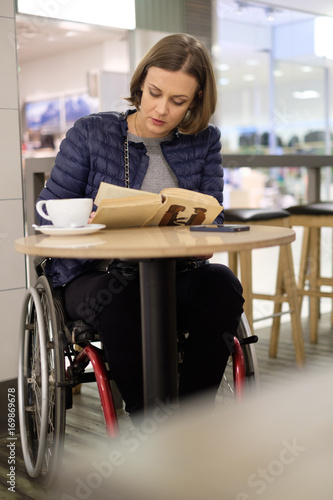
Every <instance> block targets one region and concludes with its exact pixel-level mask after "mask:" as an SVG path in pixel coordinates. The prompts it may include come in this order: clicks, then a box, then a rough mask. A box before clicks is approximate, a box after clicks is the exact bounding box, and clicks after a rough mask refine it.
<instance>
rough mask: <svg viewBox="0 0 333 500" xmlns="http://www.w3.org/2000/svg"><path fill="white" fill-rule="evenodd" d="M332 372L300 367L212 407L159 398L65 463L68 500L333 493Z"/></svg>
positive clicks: (237, 499)
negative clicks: (268, 386)
mask: <svg viewBox="0 0 333 500" xmlns="http://www.w3.org/2000/svg"><path fill="white" fill-rule="evenodd" d="M332 394H333V370H329V371H327V370H325V371H324V372H321V373H315V372H314V371H307V372H306V373H305V372H304V373H302V372H300V374H299V379H298V380H295V377H293V381H292V382H290V383H289V384H285V385H283V386H281V387H277V388H276V389H275V390H274V391H270V392H269V393H268V392H266V391H260V393H258V394H256V395H255V394H252V395H251V396H250V397H249V398H248V399H246V400H244V401H242V402H241V403H238V404H235V405H230V406H226V407H224V408H221V409H219V410H216V411H214V412H212V411H211V410H208V409H207V405H206V404H205V400H204V398H203V399H200V400H196V401H194V402H193V407H189V408H188V409H187V410H186V411H185V410H184V411H179V410H177V409H176V407H175V406H172V405H165V404H163V403H161V402H157V403H156V407H155V408H153V410H152V412H151V414H150V416H146V417H144V416H143V417H142V418H141V419H139V420H138V421H137V422H136V424H135V426H134V427H133V429H131V430H128V431H126V432H125V433H123V434H122V435H121V436H120V437H119V438H117V439H115V440H112V441H107V440H105V442H103V443H102V444H101V443H99V445H96V447H95V448H92V447H91V446H90V447H89V448H87V450H86V451H85V452H83V453H82V459H81V460H78V459H77V458H76V459H75V461H73V463H66V464H65V466H64V467H63V468H62V470H61V473H60V476H59V480H58V481H57V484H56V485H55V487H54V489H53V491H52V492H50V495H51V496H52V498H53V497H54V498H60V499H61V500H73V499H80V500H86V499H96V500H104V499H105V500H106V499H108V500H134V499H135V500H157V499H158V500H170V499H175V500H204V499H207V500H221V499H222V500H223V499H227V500H231V499H234V500H255V499H257V498H259V499H264V500H281V499H288V500H289V499H302V500H313V499H314V498H318V499H320V500H332V499H333V472H332V463H333V398H332Z"/></svg>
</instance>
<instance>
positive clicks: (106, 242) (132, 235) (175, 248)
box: [15, 226, 304, 406]
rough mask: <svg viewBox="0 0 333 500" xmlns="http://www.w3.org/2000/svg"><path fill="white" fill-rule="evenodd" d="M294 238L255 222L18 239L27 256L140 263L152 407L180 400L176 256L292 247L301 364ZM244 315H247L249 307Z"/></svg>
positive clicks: (289, 268) (147, 390) (291, 280)
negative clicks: (242, 227) (246, 227)
mask: <svg viewBox="0 0 333 500" xmlns="http://www.w3.org/2000/svg"><path fill="white" fill-rule="evenodd" d="M294 239H295V233H294V231H293V230H292V229H289V228H284V227H269V226H251V229H250V231H244V232H238V233H219V232H195V231H191V230H190V228H189V227H188V226H186V227H184V226H182V227H144V228H123V229H111V230H101V231H99V232H97V233H94V234H90V235H82V236H65V237H61V236H45V235H40V234H39V235H36V236H28V237H26V238H20V239H18V240H16V241H15V249H16V250H17V251H18V252H21V253H24V254H27V255H38V256H42V257H60V258H77V259H80V258H83V259H87V258H89V259H91V258H93V259H113V258H118V259H130V260H136V261H138V262H139V272H140V286H141V312H142V343H143V362H144V394H145V405H147V406H151V405H153V404H154V403H155V402H156V400H158V399H160V400H164V401H165V400H168V399H176V398H177V365H178V361H177V336H176V307H175V303H176V300H175V261H176V260H177V258H184V257H195V256H200V255H207V254H209V253H215V252H238V253H239V254H240V255H242V254H243V255H248V254H249V251H251V250H253V249H255V248H264V247H271V246H277V245H278V246H281V245H282V246H284V247H285V249H286V250H287V251H286V259H285V262H286V273H288V287H289V288H290V290H289V293H291V294H294V296H295V301H294V314H293V315H292V316H293V319H292V321H296V322H298V327H299V335H298V338H295V337H294V342H295V350H296V358H297V359H298V362H299V364H302V362H303V361H304V345H303V336H302V331H301V327H300V317H299V307H298V300H297V288H296V283H295V278H294V273H293V263H292V256H291V249H290V243H291V242H292V241H294ZM244 272H246V269H244ZM245 292H246V291H245ZM295 292H296V293H295ZM287 293H288V291H287ZM245 300H246V296H245ZM245 313H246V314H247V315H248V312H247V310H246V307H245Z"/></svg>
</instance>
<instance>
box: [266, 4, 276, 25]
mask: <svg viewBox="0 0 333 500" xmlns="http://www.w3.org/2000/svg"><path fill="white" fill-rule="evenodd" d="M265 13H266V18H267V19H268V21H270V22H272V21H274V13H275V10H274V9H273V8H272V7H268V9H266V10H265Z"/></svg>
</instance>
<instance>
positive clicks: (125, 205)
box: [93, 190, 162, 229]
mask: <svg viewBox="0 0 333 500" xmlns="http://www.w3.org/2000/svg"><path fill="white" fill-rule="evenodd" d="M133 191H135V190H133ZM151 194H153V197H150V196H149V197H145V196H136V197H134V196H133V197H131V198H117V199H103V200H101V202H100V204H99V207H98V209H97V212H96V215H95V217H94V219H93V224H105V225H106V227H107V228H108V229H110V228H116V227H139V226H143V225H144V224H145V222H146V221H147V220H148V219H151V218H152V217H153V216H154V214H155V213H156V211H157V210H158V209H159V208H160V207H161V204H162V197H161V195H160V194H154V193H151Z"/></svg>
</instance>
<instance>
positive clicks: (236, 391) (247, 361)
mask: <svg viewBox="0 0 333 500" xmlns="http://www.w3.org/2000/svg"><path fill="white" fill-rule="evenodd" d="M236 339H237V341H238V342H237V347H238V348H239V347H240V349H241V355H242V361H243V365H244V382H243V384H242V386H240V385H239V382H238V381H237V376H236V374H235V368H237V367H235V363H237V364H238V363H239V362H240V359H239V353H238V352H236V353H234V355H233V356H230V358H229V361H228V364H227V366H226V369H225V372H224V375H223V378H222V381H221V384H220V387H219V389H218V392H217V395H216V404H217V405H220V404H226V403H228V402H232V401H234V400H235V398H237V397H239V396H242V395H243V394H244V393H246V392H248V391H250V390H253V389H254V388H255V387H256V386H257V385H258V383H259V373H258V363H257V357H256V352H255V349H254V345H253V344H254V343H255V342H257V340H258V339H257V337H256V336H255V335H252V332H251V329H250V326H249V323H248V321H247V319H246V316H245V314H244V313H243V314H242V316H241V320H240V322H239V325H238V329H237V332H236Z"/></svg>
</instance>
